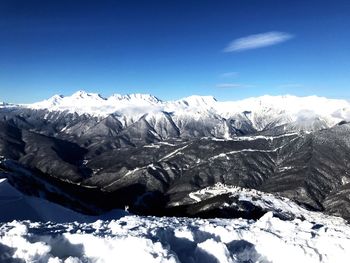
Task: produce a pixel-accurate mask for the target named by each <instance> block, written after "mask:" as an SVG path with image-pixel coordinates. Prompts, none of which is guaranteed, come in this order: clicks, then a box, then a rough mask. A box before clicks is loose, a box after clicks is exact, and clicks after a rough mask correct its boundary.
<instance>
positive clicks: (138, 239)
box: [0, 212, 350, 263]
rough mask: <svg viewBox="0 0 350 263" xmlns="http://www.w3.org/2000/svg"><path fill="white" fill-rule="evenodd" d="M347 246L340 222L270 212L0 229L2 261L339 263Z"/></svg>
mask: <svg viewBox="0 0 350 263" xmlns="http://www.w3.org/2000/svg"><path fill="white" fill-rule="evenodd" d="M333 219H334V220H333ZM349 247H350V227H349V226H348V225H346V224H345V223H344V222H343V221H342V220H339V219H336V218H333V217H329V218H328V221H327V222H326V221H325V220H323V224H319V223H317V222H310V221H308V220H304V221H301V220H299V219H295V220H293V221H282V220H280V219H278V218H274V217H273V216H272V213H271V212H269V213H267V214H265V216H263V217H262V218H261V219H260V220H258V221H253V220H243V219H233V220H229V219H209V220H204V219H188V218H166V217H163V218H157V217H139V216H131V215H129V216H125V217H122V218H120V219H119V220H112V221H102V220H99V221H96V222H94V223H64V224H56V223H50V222H49V223H33V222H30V221H22V222H18V221H13V222H10V223H4V224H2V225H0V255H1V256H0V261H1V262H16V261H15V259H22V260H24V261H25V262H204V263H205V262H343V261H344V259H346V258H349V257H350V250H349Z"/></svg>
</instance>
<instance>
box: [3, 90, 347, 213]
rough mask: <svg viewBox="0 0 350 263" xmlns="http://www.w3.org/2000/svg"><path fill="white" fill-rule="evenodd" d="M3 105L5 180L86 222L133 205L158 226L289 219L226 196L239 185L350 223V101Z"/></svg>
mask: <svg viewBox="0 0 350 263" xmlns="http://www.w3.org/2000/svg"><path fill="white" fill-rule="evenodd" d="M0 105H1V106H0V177H6V178H7V179H8V182H9V183H10V184H11V185H12V186H13V187H15V188H16V189H17V190H19V191H21V192H22V193H24V194H26V195H30V196H36V197H40V198H44V199H48V200H50V201H52V202H56V203H59V204H61V205H64V206H67V207H70V208H72V209H74V210H76V211H79V212H83V213H86V214H99V213H103V212H105V211H107V210H111V209H113V208H124V207H125V206H128V207H129V209H130V211H132V212H134V213H138V214H152V215H177V216H193V217H197V216H200V217H217V216H219V217H245V218H259V217H260V216H261V215H262V214H264V213H265V212H266V211H267V210H269V211H273V212H274V213H275V214H276V215H277V216H279V217H280V218H290V217H291V215H286V214H285V213H281V212H280V211H279V210H278V208H273V207H271V206H268V205H264V206H261V205H259V202H256V200H255V199H256V198H260V197H259V195H258V196H256V197H254V198H251V199H249V200H248V201H247V200H245V199H244V198H243V199H242V198H237V196H236V195H233V194H232V193H231V192H230V191H226V190H225V189H230V188H229V186H235V187H240V189H243V190H242V191H248V192H249V191H251V190H252V189H255V190H258V191H259V193H265V194H267V195H268V194H273V195H274V196H280V197H281V198H282V197H283V198H284V197H285V198H289V199H291V200H292V201H294V202H296V203H297V204H298V205H300V206H302V207H304V208H307V209H309V210H316V211H322V212H325V213H328V214H332V215H336V216H342V217H343V218H345V219H350V199H349V194H350V172H349V168H350V162H349V160H350V139H349V135H350V124H349V123H348V121H349V120H350V102H348V101H346V100H338V99H327V98H323V97H317V96H310V97H296V96H291V95H285V96H262V97H257V98H248V99H244V100H239V101H225V102H220V101H217V100H216V99H215V98H213V97H211V96H190V97H187V98H183V99H180V100H176V101H162V100H160V99H158V98H156V97H154V96H152V95H147V94H130V95H119V94H114V95H112V96H110V97H108V98H104V97H102V96H100V95H99V94H95V93H87V92H84V91H78V92H76V93H74V94H73V95H71V96H62V95H55V96H53V97H51V98H49V99H47V100H44V101H41V102H37V103H33V104H19V105H16V104H10V103H2V104H0ZM220 186H223V187H222V188H223V189H224V190H223V191H216V192H215V193H216V194H214V195H207V194H205V195H204V197H201V198H198V194H196V193H198V192H201V191H202V192H201V193H203V191H204V190H203V189H208V187H215V189H216V188H217V187H220ZM266 207H268V208H266Z"/></svg>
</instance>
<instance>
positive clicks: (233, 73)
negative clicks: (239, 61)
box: [220, 71, 239, 78]
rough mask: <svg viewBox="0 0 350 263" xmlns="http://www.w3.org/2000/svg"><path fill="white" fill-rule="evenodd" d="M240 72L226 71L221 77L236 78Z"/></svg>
mask: <svg viewBox="0 0 350 263" xmlns="http://www.w3.org/2000/svg"><path fill="white" fill-rule="evenodd" d="M238 75H239V73H238V72H236V71H231V72H225V73H222V74H221V75H220V77H221V78H235V77H238Z"/></svg>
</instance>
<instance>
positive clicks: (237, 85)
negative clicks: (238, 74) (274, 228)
mask: <svg viewBox="0 0 350 263" xmlns="http://www.w3.org/2000/svg"><path fill="white" fill-rule="evenodd" d="M216 87H217V88H222V89H232V88H250V87H253V86H252V85H245V84H240V83H219V84H216Z"/></svg>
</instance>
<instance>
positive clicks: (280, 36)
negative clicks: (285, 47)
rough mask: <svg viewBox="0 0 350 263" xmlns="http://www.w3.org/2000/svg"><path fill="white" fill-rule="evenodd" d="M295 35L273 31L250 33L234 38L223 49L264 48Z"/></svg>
mask: <svg viewBox="0 0 350 263" xmlns="http://www.w3.org/2000/svg"><path fill="white" fill-rule="evenodd" d="M293 37H294V36H293V35H291V34H289V33H285V32H277V31H271V32H266V33H262V34H256V35H250V36H246V37H242V38H238V39H235V40H233V41H232V42H231V43H230V44H229V45H228V46H227V47H226V48H225V49H224V50H223V51H224V52H236V51H242V50H248V49H255V48H262V47H267V46H272V45H277V44H279V43H282V42H285V41H287V40H289V39H292V38H293Z"/></svg>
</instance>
